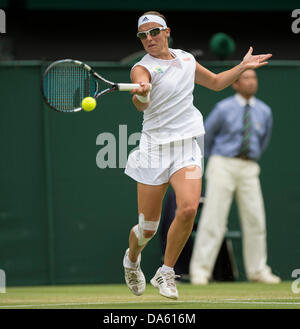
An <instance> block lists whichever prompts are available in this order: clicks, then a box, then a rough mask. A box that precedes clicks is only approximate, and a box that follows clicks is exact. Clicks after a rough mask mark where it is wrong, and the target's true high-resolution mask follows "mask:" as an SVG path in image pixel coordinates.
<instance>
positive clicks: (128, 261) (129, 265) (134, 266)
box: [125, 254, 139, 268]
mask: <svg viewBox="0 0 300 329" xmlns="http://www.w3.org/2000/svg"><path fill="white" fill-rule="evenodd" d="M125 265H126V267H129V268H137V267H138V265H139V261H138V260H137V261H136V262H135V263H133V262H132V261H131V260H130V259H129V254H127V256H126V257H125Z"/></svg>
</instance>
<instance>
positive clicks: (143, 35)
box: [137, 27, 166, 40]
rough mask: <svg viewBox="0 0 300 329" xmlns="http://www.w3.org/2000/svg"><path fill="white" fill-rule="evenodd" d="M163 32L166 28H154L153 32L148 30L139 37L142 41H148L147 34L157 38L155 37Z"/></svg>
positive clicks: (138, 35)
mask: <svg viewBox="0 0 300 329" xmlns="http://www.w3.org/2000/svg"><path fill="white" fill-rule="evenodd" d="M163 30H166V28H164V27H155V28H153V29H151V30H148V31H144V32H138V33H137V37H138V38H139V39H140V40H143V39H146V38H147V34H150V35H151V37H155V36H157V35H159V33H160V31H163Z"/></svg>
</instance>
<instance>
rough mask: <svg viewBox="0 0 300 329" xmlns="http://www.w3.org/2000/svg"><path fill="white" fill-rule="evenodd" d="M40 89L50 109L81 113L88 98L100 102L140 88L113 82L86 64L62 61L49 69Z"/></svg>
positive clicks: (70, 60) (75, 61) (53, 64)
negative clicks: (107, 96)
mask: <svg viewBox="0 0 300 329" xmlns="http://www.w3.org/2000/svg"><path fill="white" fill-rule="evenodd" d="M41 87H42V95H43V99H44V101H45V102H46V104H47V105H48V106H49V107H50V108H52V109H54V110H56V111H59V112H78V111H81V110H82V107H81V102H82V100H83V99H84V98H85V97H94V98H95V99H97V98H98V97H100V96H103V95H105V94H108V93H111V92H114V91H131V90H133V89H135V88H138V87H140V85H139V84H134V83H115V82H111V81H109V80H106V79H105V78H103V77H102V76H101V75H100V74H98V73H97V72H95V71H94V70H93V69H92V68H91V67H90V66H88V65H87V64H85V63H83V62H80V61H77V60H73V59H63V60H59V61H56V62H53V63H52V64H50V65H49V66H48V67H47V69H46V70H45V72H44V74H43V77H42V86H41ZM150 88H151V85H150Z"/></svg>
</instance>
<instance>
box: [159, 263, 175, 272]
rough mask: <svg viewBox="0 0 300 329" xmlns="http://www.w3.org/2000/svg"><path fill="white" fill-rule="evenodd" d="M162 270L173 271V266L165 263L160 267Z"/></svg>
mask: <svg viewBox="0 0 300 329" xmlns="http://www.w3.org/2000/svg"><path fill="white" fill-rule="evenodd" d="M161 271H162V272H164V273H165V272H170V271H173V267H169V266H166V265H165V264H164V265H163V266H162V267H161Z"/></svg>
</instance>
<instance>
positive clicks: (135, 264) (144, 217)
mask: <svg viewBox="0 0 300 329" xmlns="http://www.w3.org/2000/svg"><path fill="white" fill-rule="evenodd" d="M167 188H168V184H163V185H159V186H152V185H145V184H141V183H138V187H137V189H138V213H139V224H138V225H136V226H134V227H133V228H132V229H131V231H130V235H129V249H127V250H126V253H125V256H124V259H123V266H124V270H125V281H126V284H127V286H128V287H129V289H130V290H131V291H132V293H133V294H135V295H138V296H139V295H141V294H142V293H143V292H144V291H145V288H146V281H145V277H144V274H143V272H142V270H141V268H140V262H141V251H142V250H143V249H144V248H145V246H146V244H147V242H148V241H149V240H150V239H151V238H152V237H153V235H154V234H155V233H156V231H157V227H158V224H159V219H160V214H161V210H162V200H163V198H164V195H165V193H166V190H167ZM152 227H155V229H153V230H152V229H150V228H152Z"/></svg>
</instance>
